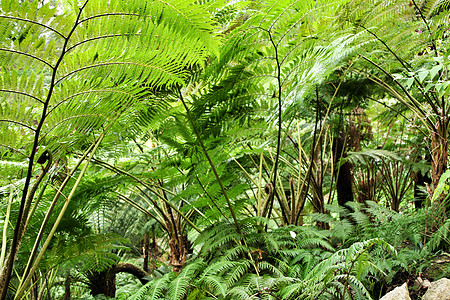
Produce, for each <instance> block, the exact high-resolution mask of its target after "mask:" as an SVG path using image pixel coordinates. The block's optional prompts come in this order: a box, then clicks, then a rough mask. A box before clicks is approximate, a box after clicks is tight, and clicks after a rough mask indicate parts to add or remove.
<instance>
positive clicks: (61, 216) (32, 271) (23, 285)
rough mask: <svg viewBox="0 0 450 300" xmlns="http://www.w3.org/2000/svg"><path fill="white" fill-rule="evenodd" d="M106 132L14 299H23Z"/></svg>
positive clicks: (98, 142)
mask: <svg viewBox="0 0 450 300" xmlns="http://www.w3.org/2000/svg"><path fill="white" fill-rule="evenodd" d="M105 134H106V131H104V132H103V133H102V134H101V135H100V136H99V138H98V139H97V141H96V143H95V146H94V148H93V149H92V151H91V153H90V155H89V157H88V159H87V161H86V163H85V165H84V166H83V169H81V172H80V174H79V175H78V178H77V180H76V182H75V184H74V185H73V187H72V190H71V191H70V193H69V195H68V196H67V198H66V201H65V202H64V205H63V207H62V208H61V211H60V212H59V215H58V217H57V218H56V220H55V223H54V224H53V227H52V229H51V230H50V233H49V234H48V236H47V239H46V240H45V242H44V244H43V245H42V248H41V251H40V252H39V254H38V256H37V257H36V260H35V261H34V263H33V266H32V267H31V269H30V272H29V274H28V276H27V277H26V278H25V279H24V280H23V281H22V284H21V287H20V288H19V289H18V291H17V293H16V295H15V297H14V299H21V297H22V294H23V293H24V291H25V288H26V286H27V284H28V283H29V282H30V280H31V279H32V277H33V273H34V272H35V271H36V269H37V267H38V265H39V263H40V261H41V259H42V257H43V256H44V253H45V251H46V250H47V248H48V246H49V245H50V241H51V240H52V238H53V235H54V234H55V232H56V229H57V228H58V226H59V223H60V222H61V220H62V218H63V216H64V213H65V212H66V210H67V207H68V206H69V203H70V201H71V200H72V197H73V195H75V191H76V190H77V188H78V186H79V185H80V182H81V179H82V178H83V176H84V173H85V172H86V170H87V167H88V166H89V162H90V161H91V159H92V157H93V156H94V154H95V152H96V151H97V149H98V147H99V146H100V144H101V142H102V140H103V137H104V136H105Z"/></svg>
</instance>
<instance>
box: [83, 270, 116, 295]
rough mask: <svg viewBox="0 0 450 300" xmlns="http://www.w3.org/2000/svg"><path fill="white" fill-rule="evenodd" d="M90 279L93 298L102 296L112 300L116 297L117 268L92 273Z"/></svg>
mask: <svg viewBox="0 0 450 300" xmlns="http://www.w3.org/2000/svg"><path fill="white" fill-rule="evenodd" d="M88 279H89V288H90V289H91V295H92V296H94V297H95V296H97V295H100V294H103V295H105V296H107V297H112V298H114V297H115V296H116V272H115V267H112V268H109V269H106V270H103V271H101V272H96V271H93V272H90V274H89V275H88Z"/></svg>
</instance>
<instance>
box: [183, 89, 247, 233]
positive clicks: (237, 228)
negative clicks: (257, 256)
mask: <svg viewBox="0 0 450 300" xmlns="http://www.w3.org/2000/svg"><path fill="white" fill-rule="evenodd" d="M178 94H179V96H180V100H181V103H183V106H184V109H185V110H186V115H187V117H188V119H189V122H190V123H191V126H192V129H193V130H194V133H195V135H196V136H197V140H198V143H199V144H200V147H201V148H202V150H203V153H204V154H205V156H206V159H207V160H208V162H209V165H210V166H211V169H212V171H213V173H214V176H215V177H216V180H217V183H218V184H219V186H220V189H221V190H222V194H223V196H224V197H225V200H226V201H227V205H228V209H229V210H230V213H231V216H232V217H233V221H234V225H235V226H236V231H237V232H238V233H239V234H242V231H241V228H240V226H239V223H238V220H237V218H236V214H235V213H234V210H233V206H232V204H231V201H230V199H229V198H228V194H227V192H226V190H225V188H224V186H223V184H222V180H220V177H219V174H218V173H217V170H216V167H215V165H214V163H213V162H212V160H211V158H210V157H209V154H208V151H206V148H205V145H204V144H203V141H202V139H201V136H200V133H199V132H198V130H197V127H196V126H195V124H194V121H193V120H192V117H191V112H190V110H189V108H188V107H187V105H186V102H185V101H184V98H183V94H182V93H181V89H180V87H178Z"/></svg>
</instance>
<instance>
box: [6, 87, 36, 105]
mask: <svg viewBox="0 0 450 300" xmlns="http://www.w3.org/2000/svg"><path fill="white" fill-rule="evenodd" d="M0 92H5V93H12V94H19V95H23V96H27V97H30V98H32V99H34V100H36V101H38V102H40V103H42V104H43V103H44V101H42V100H41V99H39V98H38V97H36V96H33V95H30V94H27V93H24V92H21V91H15V90H6V89H0Z"/></svg>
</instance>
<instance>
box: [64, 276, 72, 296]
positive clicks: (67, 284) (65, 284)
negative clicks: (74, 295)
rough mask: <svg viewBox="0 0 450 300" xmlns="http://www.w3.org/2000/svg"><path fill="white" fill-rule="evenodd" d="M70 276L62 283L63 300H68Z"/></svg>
mask: <svg viewBox="0 0 450 300" xmlns="http://www.w3.org/2000/svg"><path fill="white" fill-rule="evenodd" d="M70 299H71V295H70V275H69V276H67V278H66V281H64V298H63V300H70Z"/></svg>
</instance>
